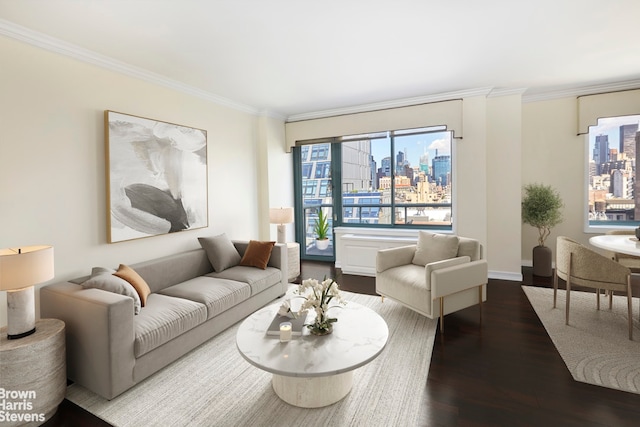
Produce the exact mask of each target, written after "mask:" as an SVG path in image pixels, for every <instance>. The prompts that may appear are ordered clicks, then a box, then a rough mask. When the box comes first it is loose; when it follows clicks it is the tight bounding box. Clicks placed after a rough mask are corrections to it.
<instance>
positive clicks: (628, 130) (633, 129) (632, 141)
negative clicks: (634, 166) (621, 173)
mask: <svg viewBox="0 0 640 427" xmlns="http://www.w3.org/2000/svg"><path fill="white" fill-rule="evenodd" d="M637 132H638V124H637V123H636V124H629V125H622V126H620V152H621V153H625V154H626V155H627V158H629V159H635V158H636V133H637Z"/></svg>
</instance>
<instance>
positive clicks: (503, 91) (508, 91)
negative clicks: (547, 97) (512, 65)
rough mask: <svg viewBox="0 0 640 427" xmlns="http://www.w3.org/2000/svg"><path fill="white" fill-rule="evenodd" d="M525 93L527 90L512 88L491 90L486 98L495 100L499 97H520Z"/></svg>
mask: <svg viewBox="0 0 640 427" xmlns="http://www.w3.org/2000/svg"><path fill="white" fill-rule="evenodd" d="M526 91H527V88H526V87H524V88H514V89H506V88H501V89H493V90H491V93H489V95H487V98H497V97H499V96H511V95H522V94H524V93H525V92H526Z"/></svg>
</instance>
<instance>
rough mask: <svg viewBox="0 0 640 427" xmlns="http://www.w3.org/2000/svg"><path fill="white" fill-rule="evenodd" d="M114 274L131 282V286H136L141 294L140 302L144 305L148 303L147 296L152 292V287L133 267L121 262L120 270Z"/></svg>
mask: <svg viewBox="0 0 640 427" xmlns="http://www.w3.org/2000/svg"><path fill="white" fill-rule="evenodd" d="M113 275H114V276H118V277H120V278H122V279H124V280H126V281H127V282H129V283H131V286H133V287H134V288H135V290H136V292H138V295H139V296H140V304H141V305H142V306H143V307H144V306H145V305H147V297H148V296H149V294H150V293H151V289H150V288H149V285H148V284H147V282H145V281H144V279H143V278H142V277H140V275H139V274H138V273H136V272H135V270H134V269H133V268H131V267H129V266H127V265H124V264H120V267H118V271H116V272H115V273H113Z"/></svg>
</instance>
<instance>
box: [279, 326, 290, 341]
mask: <svg viewBox="0 0 640 427" xmlns="http://www.w3.org/2000/svg"><path fill="white" fill-rule="evenodd" d="M289 341H291V322H282V323H280V342H289Z"/></svg>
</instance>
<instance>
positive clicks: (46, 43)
mask: <svg viewBox="0 0 640 427" xmlns="http://www.w3.org/2000/svg"><path fill="white" fill-rule="evenodd" d="M0 35H3V36H5V37H9V38H12V39H15V40H18V41H21V42H23V43H27V44H30V45H32V46H36V47H39V48H41V49H45V50H48V51H50V52H55V53H59V54H61V55H65V56H68V57H71V58H73V59H77V60H79V61H82V62H86V63H89V64H92V65H97V66H98V67H102V68H106V69H108V70H111V71H115V72H118V73H121V74H125V75H128V76H131V77H134V78H137V79H140V80H144V81H146V82H149V83H153V84H157V85H159V86H164V87H167V88H169V89H173V90H176V91H179V92H183V93H186V94H188V95H191V96H195V97H197V98H201V99H204V100H206V101H209V102H212V103H214V104H218V105H221V106H225V107H229V108H232V109H235V110H240V111H243V112H245V113H250V114H254V115H257V114H258V113H259V111H258V110H257V109H255V108H253V107H250V106H248V105H245V104H241V103H238V102H235V101H232V100H230V99H227V98H224V97H221V96H218V95H215V94H213V93H211V92H207V91H204V90H201V89H197V88H195V87H193V86H189V85H187V84H184V83H181V82H179V81H177V80H173V79H170V78H168V77H165V76H163V75H160V74H156V73H153V72H151V71H147V70H145V69H142V68H139V67H134V66H132V65H129V64H126V63H124V62H121V61H118V60H115V59H113V58H110V57H108V56H105V55H100V54H98V53H95V52H92V51H90V50H87V49H84V48H82V47H80V46H77V45H74V44H71V43H67V42H64V41H62V40H59V39H56V38H54V37H50V36H47V35H45V34H42V33H39V32H37V31H33V30H30V29H28V28H25V27H22V26H20V25H17V24H14V23H12V22H9V21H6V20H4V19H0Z"/></svg>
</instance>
